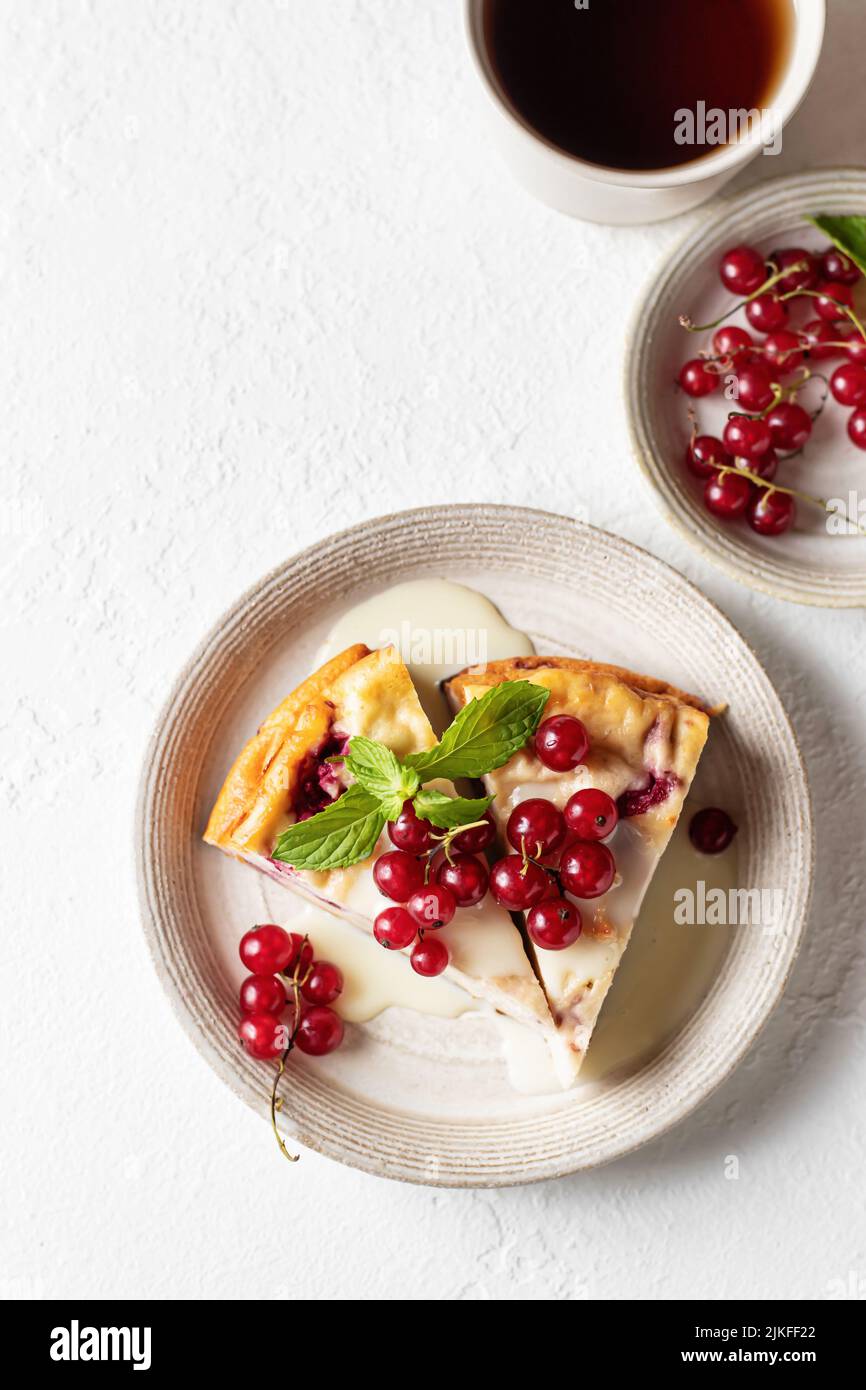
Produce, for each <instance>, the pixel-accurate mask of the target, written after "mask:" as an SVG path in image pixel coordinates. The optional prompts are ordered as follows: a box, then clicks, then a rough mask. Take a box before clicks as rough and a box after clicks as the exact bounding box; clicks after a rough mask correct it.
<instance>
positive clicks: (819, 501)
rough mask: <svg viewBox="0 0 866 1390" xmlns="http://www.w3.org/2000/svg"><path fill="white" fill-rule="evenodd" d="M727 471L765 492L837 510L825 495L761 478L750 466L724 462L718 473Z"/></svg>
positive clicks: (865, 530) (865, 529) (863, 530)
mask: <svg viewBox="0 0 866 1390" xmlns="http://www.w3.org/2000/svg"><path fill="white" fill-rule="evenodd" d="M725 473H736V475H737V477H738V478H747V479H748V481H749V482H750V483H754V484H755V486H756V487H760V488H763V489H764V491H765V492H786V493H787V494H788V496H789V497H797V498H799V499H800V501H802V502H811V503H812V504H813V506H816V507H820V508H821V510H822V511H825V512H835V510H836V509H835V507H831V506H830V503H829V502H828V501H826V499H825V498H823V497H814V496H813V495H812V493H811V492H798V491H797V489H796V488H793V487H783V485H782V484H781V483H776V482H769V481H768V480H767V479H766V478H759V477H758V476H757V474H756V473H752V472H750V471H749V469H748V468H736V467H735V466H734V465H733V464H724V465H723V466H722V467H721V468H720V469H719V470H718V475H719V477H720V478H721V477H723V476H724V475H725ZM854 524H855V526H856V527H857V530H858V531H859V532H860V533H861V535H864V536H866V527H863V526H861V525H860V524H859V523H858V522H855V523H854Z"/></svg>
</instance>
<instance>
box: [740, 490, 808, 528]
mask: <svg viewBox="0 0 866 1390" xmlns="http://www.w3.org/2000/svg"><path fill="white" fill-rule="evenodd" d="M796 514H797V509H796V507H795V505H794V499H793V497H791V495H790V493H787V492H773V491H772V489H768V488H761V489H760V492H759V494H758V496H757V497H753V498H752V500H751V501H750V503H749V509H748V513H747V519H748V522H749V525H750V526H751V528H752V530H753V531H757V532H758V535H759V536H781V534H782V532H783V531H787V530H788V529H789V528H790V527H791V526H793V524H794V517H795V516H796Z"/></svg>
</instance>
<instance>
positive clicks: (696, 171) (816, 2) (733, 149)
mask: <svg viewBox="0 0 866 1390" xmlns="http://www.w3.org/2000/svg"><path fill="white" fill-rule="evenodd" d="M484 3H485V0H463V16H464V27H465V31H466V39H467V43H468V46H469V52H470V54H471V57H472V62H473V64H474V67H475V71H476V72H477V74H478V76H479V78H480V80H481V84H482V86H483V87H484V89H485V91H486V93H487V95H488V97H489V98H490V99H491V101H492V102H493V103H494V105H495V106H496V108H497V110H498V111H499V113H500V114H501V115H502V116H503V117H504V118H505V120H506V121H507V123H508V124H509V126H510V127H511V129H512V131H513V132H514V133H515V134H516V135H517V136H518V138H520V139H522V140H523V141H524V142H526V143H527V144H531V145H533V146H535V147H536V148H540V149H542V150H544V152H545V155H546V157H547V158H548V159H550V160H552V161H553V162H554V163H555V164H557V165H558V166H559V168H560V169H561V170H562V171H563V172H567V171H572V172H573V173H577V174H579V175H580V176H581V177H582V178H585V179H590V180H593V181H594V182H596V183H603V184H615V185H618V186H620V187H627V188H678V187H682V186H684V185H687V184H691V183H700V182H702V181H703V180H705V179H710V178H713V177H715V176H716V175H718V174H722V173H724V172H726V171H727V170H730V169H733V168H736V167H737V166H738V165H740V164H745V163H747V162H748V160H749V159H751V157H752V156H753V155H754V154H756V153H757V152H758V151H759V150H760V149H761V148H762V141H761V139H760V131H759V130H758V131H755V132H752V133H751V134H749V135H748V136H747V137H746V139H744V140H738V141H737V143H736V144H734V145H723V146H720V148H719V150H718V152H717V153H715V154H703V155H697V156H696V157H695V158H694V159H693V160H690V161H689V162H688V163H685V164H679V165H674V166H671V167H667V168H661V169H649V170H643V171H637V170H630V169H616V168H614V167H612V166H610V165H605V164H593V163H591V162H590V161H589V160H586V159H581V158H580V157H579V156H578V155H573V154H569V153H568V151H567V150H563V149H561V148H560V146H559V145H555V144H553V142H552V141H550V140H548V139H547V138H546V136H544V135H542V134H541V133H540V132H539V131H537V130H536V129H535V128H534V127H533V126H531V125H529V123H528V122H527V121H525V120H523V118H522V117H521V116H520V115H519V113H518V112H517V110H516V109H515V108H514V107H513V106H512V105H511V103H510V102H509V101H508V99H507V98H506V96H505V94H504V92H503V91H502V89H501V87H500V85H499V83H498V82H497V80H496V78H495V75H494V73H493V68H492V64H491V62H490V59H489V56H488V54H487V50H486V46H485V44H484V43H483V40H482V37H481V33H480V29H481V18H482V12H483V5H484ZM793 5H794V39H793V46H792V51H791V54H790V57H789V59H788V65H787V68H786V71H785V74H784V76H783V78H782V81H781V84H780V87H779V90H778V92H777V94H776V99H775V101H774V102H773V106H772V108H771V109H772V110H774V111H775V112H776V113H777V114H778V123H779V129H780V130H782V129H783V128H784V126H785V125H786V124H787V122H788V121H789V120H790V119H791V117H792V116H793V114H794V112H795V111H796V110H797V108H798V106H799V105H800V103H801V101H802V100H803V98H804V96H805V95H806V92H807V91H808V89H809V85H810V83H811V81H812V78H813V76H814V74H815V69H816V67H817V66H818V59H819V58H820V56H821V49H822V47H823V42H824V29H825V27H826V20H827V0H809V4H808V7H806V6H804V4H803V0H793Z"/></svg>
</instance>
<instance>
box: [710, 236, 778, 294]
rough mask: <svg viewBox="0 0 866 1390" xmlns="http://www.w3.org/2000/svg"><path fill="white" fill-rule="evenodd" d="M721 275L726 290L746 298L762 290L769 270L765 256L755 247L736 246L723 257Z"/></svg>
mask: <svg viewBox="0 0 866 1390" xmlns="http://www.w3.org/2000/svg"><path fill="white" fill-rule="evenodd" d="M719 274H720V275H721V277H722V284H723V285H724V287H725V289H726V290H730V292H731V294H735V295H738V296H739V297H740V298H745V296H746V295H747V294H754V293H755V290H759V289H760V288H761V286H762V285H763V283H764V281H765V280H766V278H767V269H766V266H765V265H764V258H763V256H762V255H761V254H760V252H758V251H755V250H754V248H753V247H751V246H734V247H732V248H731V250H730V251H726V252H725V254H724V255H723V256H722V260H721V264H720V265H719Z"/></svg>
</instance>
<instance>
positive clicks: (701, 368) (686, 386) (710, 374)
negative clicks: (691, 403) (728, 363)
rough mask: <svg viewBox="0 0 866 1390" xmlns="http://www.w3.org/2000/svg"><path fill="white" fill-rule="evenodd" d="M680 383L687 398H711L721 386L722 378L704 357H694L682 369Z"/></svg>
mask: <svg viewBox="0 0 866 1390" xmlns="http://www.w3.org/2000/svg"><path fill="white" fill-rule="evenodd" d="M679 383H680V386H681V387H682V388H683V390H684V391H685V393H686V395H687V396H709V395H710V393H711V392H713V391H716V390H717V389H718V388H719V386H721V384H722V378H721V375H720V373H719V372H717V371H715V370H714V369H713V368H712V367H710V366H708V365H707V363H706V362H705V361H704V359H703V358H702V357H693V358H691V360H690V361H688V362H686V363H684V365H683V366H682V367H681V368H680V375H679Z"/></svg>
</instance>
